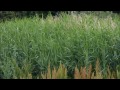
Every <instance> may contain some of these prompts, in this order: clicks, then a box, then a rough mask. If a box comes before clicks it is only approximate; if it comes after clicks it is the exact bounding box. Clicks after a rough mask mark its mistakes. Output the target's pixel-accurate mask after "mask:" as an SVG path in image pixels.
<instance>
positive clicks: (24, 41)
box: [0, 12, 120, 78]
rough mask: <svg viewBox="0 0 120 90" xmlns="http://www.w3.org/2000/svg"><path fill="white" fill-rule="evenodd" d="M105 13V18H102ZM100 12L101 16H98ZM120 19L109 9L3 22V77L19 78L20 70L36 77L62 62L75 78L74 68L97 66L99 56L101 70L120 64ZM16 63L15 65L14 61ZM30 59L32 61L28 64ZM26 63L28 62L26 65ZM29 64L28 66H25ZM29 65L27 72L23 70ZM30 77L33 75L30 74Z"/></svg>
mask: <svg viewBox="0 0 120 90" xmlns="http://www.w3.org/2000/svg"><path fill="white" fill-rule="evenodd" d="M101 14H102V15H104V14H105V16H104V17H101V16H102V15H101ZM99 15H100V16H99ZM119 20H120V18H119V16H118V15H116V14H115V15H114V14H112V13H110V12H107V14H106V13H105V12H100V13H99V14H97V15H96V14H95V13H89V14H87V13H80V14H74V13H71V14H66V13H61V14H60V16H59V17H52V15H49V16H47V17H46V19H44V18H39V17H38V16H36V17H32V18H27V17H24V18H23V19H18V18H15V19H14V20H12V21H5V22H4V23H0V77H1V78H13V77H18V78H20V76H19V73H18V72H16V71H15V67H16V68H18V71H19V72H21V73H23V74H25V73H26V74H25V75H23V76H22V77H21V78H24V77H27V76H29V75H30V73H31V74H32V75H33V77H34V78H37V76H38V75H39V74H40V73H41V72H44V71H47V68H48V64H49V62H51V68H53V67H56V68H58V66H59V63H60V61H61V62H62V63H63V64H64V65H65V67H66V68H67V70H68V76H71V77H73V73H74V68H75V67H76V65H77V66H78V68H80V67H86V68H88V67H89V65H90V64H92V65H93V68H95V64H96V60H97V58H99V60H100V67H101V71H102V73H105V72H106V71H107V65H109V66H110V70H116V66H117V65H119V64H120V62H119V60H120V22H119ZM13 62H14V63H16V65H17V66H16V65H14V63H13ZM27 62H29V63H30V64H29V63H27ZM26 63H27V64H26ZM25 65H27V66H25ZM23 67H26V68H27V69H26V70H25V71H24V69H22V68H23ZM30 77H31V75H30Z"/></svg>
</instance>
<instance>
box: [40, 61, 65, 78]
mask: <svg viewBox="0 0 120 90" xmlns="http://www.w3.org/2000/svg"><path fill="white" fill-rule="evenodd" d="M41 76H42V78H43V79H67V69H66V68H65V66H64V65H63V64H61V63H60V66H59V68H58V69H56V68H55V67H54V69H53V70H51V69H50V64H49V66H48V71H47V73H46V74H41Z"/></svg>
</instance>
